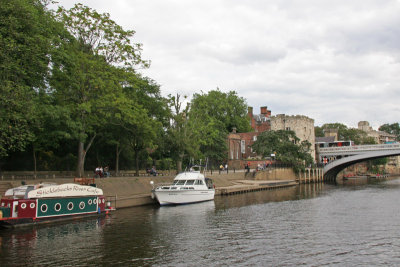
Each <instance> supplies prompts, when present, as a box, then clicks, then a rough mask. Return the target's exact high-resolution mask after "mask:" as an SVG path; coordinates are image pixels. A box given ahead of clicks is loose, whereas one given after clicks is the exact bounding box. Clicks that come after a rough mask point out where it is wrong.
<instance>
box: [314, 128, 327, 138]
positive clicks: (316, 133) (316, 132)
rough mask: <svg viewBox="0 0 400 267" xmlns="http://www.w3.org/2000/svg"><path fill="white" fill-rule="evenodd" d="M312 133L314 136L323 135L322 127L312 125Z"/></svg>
mask: <svg viewBox="0 0 400 267" xmlns="http://www.w3.org/2000/svg"><path fill="white" fill-rule="evenodd" d="M314 133H315V137H324V136H325V134H324V129H323V128H322V127H320V126H315V127H314Z"/></svg>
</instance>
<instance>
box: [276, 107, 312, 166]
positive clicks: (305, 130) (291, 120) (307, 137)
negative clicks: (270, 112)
mask: <svg viewBox="0 0 400 267" xmlns="http://www.w3.org/2000/svg"><path fill="white" fill-rule="evenodd" d="M271 130H272V131H277V130H286V131H294V132H295V133H296V136H297V137H298V138H299V139H300V142H301V141H308V142H309V143H310V144H311V147H310V154H311V156H312V158H313V160H314V161H315V130H314V120H313V119H310V118H308V117H306V116H302V115H296V116H288V115H285V114H278V115H276V116H272V117H271Z"/></svg>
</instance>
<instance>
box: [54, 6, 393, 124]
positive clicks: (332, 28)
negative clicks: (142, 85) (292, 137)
mask: <svg viewBox="0 0 400 267" xmlns="http://www.w3.org/2000/svg"><path fill="white" fill-rule="evenodd" d="M75 3H82V4H84V5H86V6H89V7H91V8H93V9H95V10H97V11H98V12H100V13H109V14H110V16H111V19H113V20H114V21H115V22H116V23H117V24H119V25H121V26H122V27H123V28H124V29H125V30H134V31H135V32H136V33H135V35H134V38H133V40H132V41H133V42H135V43H141V44H143V51H142V57H143V58H144V59H145V60H150V61H151V66H150V68H149V69H146V70H141V71H140V72H141V73H142V74H143V75H145V76H148V77H150V78H152V79H153V80H155V81H156V82H157V83H158V84H159V85H160V86H161V92H162V95H163V96H167V95H168V94H173V95H176V94H177V93H178V94H180V95H187V96H188V97H191V96H192V95H193V94H194V93H201V92H203V93H207V92H208V91H210V90H215V89H217V88H219V90H220V91H222V92H229V91H235V92H237V95H238V96H240V97H243V98H244V99H245V100H246V102H247V104H248V105H249V106H251V107H253V110H254V114H259V113H260V107H262V106H267V107H268V109H269V110H271V111H272V115H277V114H286V115H304V116H307V117H309V118H312V119H314V120H315V126H321V125H323V124H324V123H335V122H339V123H343V124H345V125H347V126H348V127H357V124H358V122H359V121H369V123H370V125H371V126H372V127H373V128H374V129H375V130H377V129H378V127H379V126H380V125H383V124H385V123H390V124H391V123H395V122H400V26H399V25H400V0H352V1H348V0H335V1H331V0H269V1H265V0H248V1H244V0H240V1H239V0H180V1H179V0H113V1H109V0H108V1H107V0H81V1H73V0H59V5H62V6H64V7H65V8H71V7H72V6H73V5H74V4H75Z"/></svg>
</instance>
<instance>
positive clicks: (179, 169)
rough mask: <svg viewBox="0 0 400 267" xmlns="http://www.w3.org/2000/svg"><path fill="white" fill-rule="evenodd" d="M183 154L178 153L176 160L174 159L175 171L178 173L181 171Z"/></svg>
mask: <svg viewBox="0 0 400 267" xmlns="http://www.w3.org/2000/svg"><path fill="white" fill-rule="evenodd" d="M183 156H184V154H179V156H178V160H177V161H176V171H177V172H178V173H181V172H182V161H183Z"/></svg>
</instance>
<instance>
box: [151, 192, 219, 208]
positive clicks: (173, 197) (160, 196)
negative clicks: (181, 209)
mask: <svg viewBox="0 0 400 267" xmlns="http://www.w3.org/2000/svg"><path fill="white" fill-rule="evenodd" d="M214 195H215V190H214V189H213V190H187V191H185V190H155V191H154V196H155V197H156V199H157V201H158V203H160V205H161V206H164V205H179V204H190V203H197V202H203V201H209V200H213V199H214Z"/></svg>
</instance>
